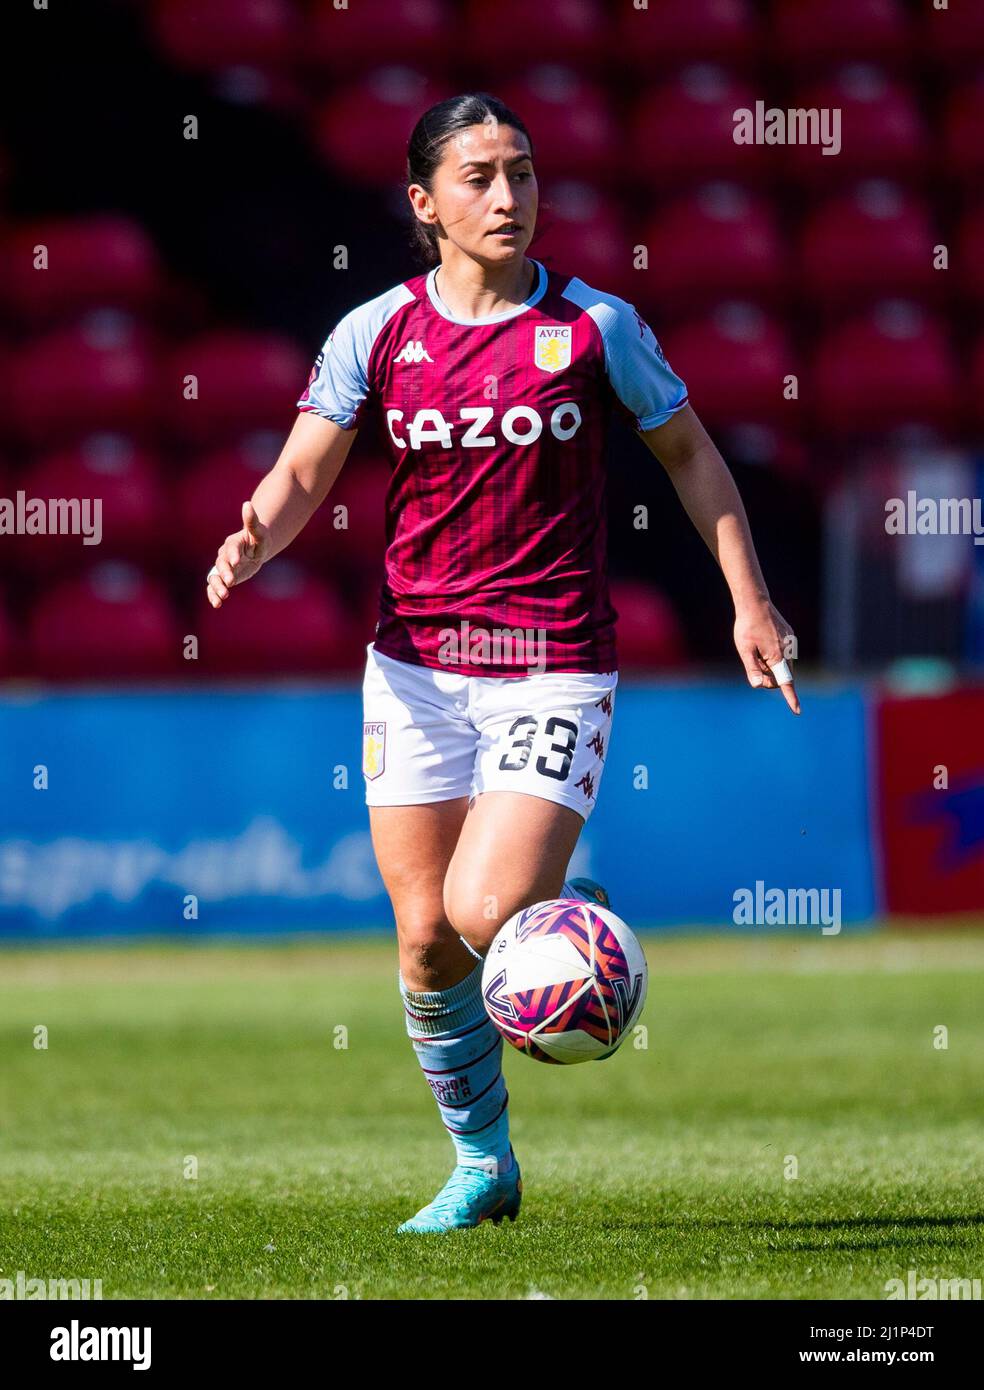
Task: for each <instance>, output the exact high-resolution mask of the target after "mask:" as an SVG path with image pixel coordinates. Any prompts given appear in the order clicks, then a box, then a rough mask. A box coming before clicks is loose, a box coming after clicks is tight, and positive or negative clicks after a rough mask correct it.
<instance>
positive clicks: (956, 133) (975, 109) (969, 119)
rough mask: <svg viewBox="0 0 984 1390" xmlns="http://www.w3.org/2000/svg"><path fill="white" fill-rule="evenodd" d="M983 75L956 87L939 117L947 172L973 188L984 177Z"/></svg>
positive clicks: (978, 184) (977, 185) (978, 185)
mask: <svg viewBox="0 0 984 1390" xmlns="http://www.w3.org/2000/svg"><path fill="white" fill-rule="evenodd" d="M982 130H984V78H978V79H977V81H975V82H968V83H967V84H966V85H965V86H963V87H959V88H958V89H957V90H956V91H955V92H954V93H953V95H952V96H951V97H950V100H949V102H948V104H947V108H946V114H945V116H944V120H943V157H944V162H945V165H946V170H947V173H949V174H950V175H951V176H952V177H953V178H955V179H958V180H960V181H961V182H965V183H967V184H969V185H970V186H971V187H973V188H975V189H977V188H979V187H980V184H981V182H982V180H984V140H982V139H981V131H982Z"/></svg>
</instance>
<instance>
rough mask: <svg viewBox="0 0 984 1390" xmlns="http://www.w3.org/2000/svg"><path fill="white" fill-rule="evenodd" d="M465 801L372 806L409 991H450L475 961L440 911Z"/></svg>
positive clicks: (380, 861)
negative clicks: (425, 804)
mask: <svg viewBox="0 0 984 1390" xmlns="http://www.w3.org/2000/svg"><path fill="white" fill-rule="evenodd" d="M467 810H468V798H467V797H464V796H462V797H456V798H454V799H453V800H451V801H436V802H433V803H432V804H430V805H427V806H370V807H369V827H370V830H371V832H372V845H373V849H374V851H375V854H376V863H377V864H378V865H379V872H380V873H381V874H382V878H383V883H384V884H385V885H386V891H387V893H388V894H389V897H390V902H391V903H392V904H393V912H394V915H395V917H396V934H397V940H398V942H399V949H400V974H401V975H402V977H403V981H404V984H405V985H406V987H407V988H408V989H411V990H439V989H450V988H451V986H452V985H456V984H458V983H459V982H460V981H461V980H463V979H464V978H465V976H466V975H469V974H470V973H471V971H472V970H473V969H474V966H475V958H474V956H473V955H471V954H470V953H469V951H468V950H467V949H466V947H465V946H464V945H463V944H462V941H461V937H460V936H459V935H458V933H457V932H456V931H455V929H454V927H452V926H451V924H450V922H449V921H448V919H447V916H446V914H445V911H444V879H445V876H446V874H447V870H448V865H449V864H450V862H451V857H452V855H453V854H454V850H455V846H456V844H457V842H458V836H459V834H460V832H461V827H462V825H463V823H464V819H465V814H466V812H467Z"/></svg>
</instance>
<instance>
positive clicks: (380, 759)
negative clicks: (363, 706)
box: [362, 722, 386, 782]
mask: <svg viewBox="0 0 984 1390" xmlns="http://www.w3.org/2000/svg"><path fill="white" fill-rule="evenodd" d="M385 767H386V724H385V722H384V723H382V724H363V726H362V771H363V772H364V773H365V775H366V776H367V777H368V778H369V780H370V782H371V781H372V780H373V778H374V777H379V776H380V775H381V773H382V772H383V770H384V768H385Z"/></svg>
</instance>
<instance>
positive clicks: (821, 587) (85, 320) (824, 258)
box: [0, 0, 984, 938]
mask: <svg viewBox="0 0 984 1390" xmlns="http://www.w3.org/2000/svg"><path fill="white" fill-rule="evenodd" d="M44 22H46V23H48V24H49V26H51V27H50V28H49V30H48V31H47V33H43V32H42V31H41V29H40V22H39V19H38V17H37V16H32V17H31V21H30V24H29V27H30V28H31V38H30V41H29V42H28V43H27V44H26V45H25V48H24V52H23V66H22V73H21V76H22V78H23V79H24V82H25V88H26V89H27V90H30V91H32V92H34V93H36V94H37V100H36V101H35V102H33V103H32V105H31V107H30V110H29V111H26V110H25V111H24V112H23V113H22V114H21V116H20V118H18V119H11V120H8V121H7V123H6V126H5V129H4V132H3V139H2V151H0V170H2V182H0V215H2V222H0V243H2V270H0V356H2V364H3V370H2V372H0V398H2V416H0V418H2V424H0V434H2V438H0V497H3V498H8V499H14V498H15V497H16V496H17V494H18V492H19V491H22V492H23V493H24V494H25V496H26V497H28V498H30V497H41V498H55V497H64V498H92V497H99V498H101V499H102V503H103V538H102V541H101V544H99V545H98V546H97V547H96V546H93V547H88V546H85V545H83V544H82V541H81V539H80V538H79V537H78V536H72V537H38V536H27V535H0V671H2V676H3V693H2V698H0V733H2V739H0V744H2V747H0V772H2V779H3V782H2V785H3V798H2V801H3V804H2V807H0V932H2V933H3V934H4V935H6V936H8V937H11V938H20V937H24V936H27V937H41V936H50V935H61V934H65V933H72V932H74V931H80V932H84V933H96V934H100V933H102V932H106V931H122V932H133V931H138V932H144V931H174V932H177V933H180V934H191V935H198V934H201V933H203V932H207V931H209V930H212V929H214V930H229V929H239V930H247V931H267V930H271V929H277V928H279V927H298V928H305V929H307V928H319V927H321V928H325V927H327V928H331V929H338V928H346V927H350V926H355V927H358V926H363V925H369V924H373V925H377V926H378V925H380V923H381V922H385V921H386V920H388V908H387V905H386V900H385V898H384V896H383V895H382V892H381V885H380V883H379V880H378V876H377V875H376V872H375V869H374V867H373V864H372V859H371V854H370V852H369V845H368V836H367V832H366V823H365V813H364V810H363V809H362V793H361V776H360V772H359V767H360V752H359V719H360V716H359V700H358V680H359V673H360V670H361V666H362V662H363V658H364V647H365V644H366V642H367V641H369V640H370V639H371V635H372V629H373V624H374V613H375V603H376V593H377V585H378V581H379V576H380V573H381V563H382V553H383V541H382V518H383V497H384V492H385V487H386V476H387V467H386V464H385V462H384V460H383V457H382V453H381V451H380V448H379V444H378V441H377V440H375V439H374V438H372V436H371V434H370V432H369V431H368V430H364V431H363V433H362V435H361V436H360V438H359V441H358V443H357V445H356V448H355V451H354V452H353V454H352V456H351V457H350V460H349V462H348V464H347V466H346V468H345V470H344V472H343V474H342V477H341V479H340V481H339V484H338V487H337V489H336V490H335V492H333V494H332V502H333V503H335V502H344V503H345V504H346V505H347V506H348V508H349V526H348V528H347V529H344V530H335V529H334V528H333V526H332V510H331V507H330V506H327V507H325V508H323V509H322V512H321V513H319V516H318V517H317V518H316V519H315V521H314V522H313V523H312V524H311V525H310V527H309V528H308V529H307V530H306V531H305V532H304V533H303V534H302V536H301V537H300V538H299V540H298V541H297V542H296V543H295V545H294V546H293V547H291V549H290V551H289V552H288V554H287V555H286V556H284V557H281V558H279V559H278V560H277V561H276V562H275V563H274V564H272V565H271V566H270V568H269V570H268V571H266V572H265V573H264V574H263V575H262V576H261V577H260V578H259V579H258V580H257V581H255V582H253V583H251V584H249V585H248V586H247V587H246V588H245V589H243V591H242V592H240V593H238V594H237V595H236V600H235V602H234V603H232V604H230V605H228V607H227V608H226V610H224V611H223V612H222V613H221V614H220V615H216V614H214V613H212V612H211V610H209V609H208V608H207V606H206V604H205V603H204V599H203V593H204V588H203V583H202V580H203V576H204V574H205V571H206V570H207V568H208V566H209V564H210V563H211V561H212V559H213V556H214V552H215V549H216V546H217V544H218V543H219V541H220V540H221V539H222V538H223V537H224V536H225V535H226V534H227V533H228V532H229V531H230V530H232V529H234V527H235V526H236V525H237V522H238V517H239V511H240V503H241V501H242V500H243V498H245V497H247V496H248V495H249V494H250V493H251V491H252V489H253V487H254V486H255V483H256V481H257V480H258V479H259V477H260V476H261V475H262V473H263V472H264V471H265V470H266V469H267V468H268V467H269V466H270V464H271V463H272V461H273V459H274V458H275V456H276V453H277V451H278V449H279V445H280V443H281V441H282V438H283V437H284V435H285V434H286V432H287V430H288V429H289V427H290V425H291V422H292V419H293V416H294V401H295V399H296V397H297V395H298V393H299V391H300V389H301V388H302V387H303V385H304V383H305V381H306V379H307V373H308V369H309V365H310V362H311V361H312V360H313V357H314V355H315V353H316V352H317V350H318V348H319V347H320V345H321V343H322V341H323V339H324V338H325V337H326V335H327V333H328V331H329V330H330V329H331V327H332V326H333V325H334V323H335V322H336V320H337V319H338V318H339V317H340V316H341V314H342V313H344V312H345V311H346V310H347V309H349V308H350V307H352V306H354V305H355V304H357V303H360V302H362V301H363V300H365V299H367V298H369V297H371V296H372V295H374V294H375V293H377V292H379V291H380V290H381V289H383V288H385V287H386V286H388V285H391V284H393V283H396V282H397V281H399V280H400V279H403V278H406V277H408V276H409V275H411V274H415V273H417V272H418V269H419V267H418V266H417V264H416V263H415V262H414V261H413V259H412V257H411V254H410V251H409V245H408V237H407V214H406V208H405V202H406V200H405V197H404V195H403V192H402V174H403V168H402V164H403V155H404V151H405V144H406V139H407V136H408V133H409V130H410V128H411V126H412V124H413V122H414V120H415V118H416V116H417V115H418V114H419V113H420V111H421V110H422V109H423V108H424V107H425V106H426V105H427V104H429V103H430V102H432V101H434V100H436V99H438V98H440V97H442V96H445V95H449V94H451V93H453V92H455V91H458V90H464V89H468V88H472V87H478V88H486V89H489V90H492V91H494V92H496V93H497V94H498V95H500V96H501V97H503V98H504V99H505V100H507V101H508V102H510V103H511V104H513V105H514V106H515V107H516V109H517V110H518V111H519V112H520V113H521V114H522V115H523V116H524V119H525V120H526V122H527V123H528V125H529V127H530V129H531V132H532V134H533V138H534V143H535V152H536V166H537V170H538V177H539V180H540V186H541V199H542V204H541V218H540V226H539V230H538V234H537V237H536V240H535V242H534V244H533V246H532V248H531V254H533V255H535V256H537V257H538V258H540V259H542V260H544V261H545V262H547V263H548V264H550V265H554V266H557V267H558V268H562V269H569V270H570V271H571V272H572V273H577V274H579V275H580V276H582V277H583V278H585V279H586V280H588V281H589V282H590V283H594V284H596V285H598V286H599V287H603V288H606V289H608V290H611V291H613V292H615V293H618V294H620V295H623V296H624V297H626V298H628V299H629V300H631V301H632V302H633V303H634V304H635V305H636V306H637V307H638V308H639V309H640V311H641V312H642V313H643V314H644V315H645V316H646V317H647V318H648V319H649V320H650V322H651V323H652V324H653V326H654V328H655V330H656V332H657V334H658V336H659V337H660V338H661V340H662V342H663V345H664V347H665V349H666V352H667V355H668V357H669V360H670V362H671V363H672V364H673V366H674V367H675V369H676V370H677V371H678V372H680V374H681V375H682V376H683V377H684V379H685V380H686V381H687V383H688V386H689V388H690V391H691V397H692V399H693V401H694V402H695V406H696V409H697V410H698V413H699V414H700V415H701V417H702V418H703V419H704V421H705V423H706V424H707V425H708V427H709V428H710V429H711V431H712V433H713V434H714V436H715V438H716V440H717V442H718V444H719V445H720V447H721V448H722V450H723V452H724V454H725V456H726V457H727V458H728V460H729V462H730V463H731V464H732V466H733V468H734V471H735V473H736V475H737V478H738V482H739V485H740V487H741V489H742V493H743V495H744V497H745V499H746V504H747V506H748V509H749V512H750V514H751V519H752V524H753V530H754V534H755V537H756V541H757V544H758V547H759V551H760V554H761V557H762V561H763V565H764V568H765V572H766V575H767V578H768V580H769V583H770V587H771V589H772V593H773V597H774V599H775V601H776V603H777V604H778V606H779V607H780V608H781V609H782V610H783V612H784V613H785V614H786V616H787V617H788V618H789V619H790V620H791V621H792V622H793V624H794V626H795V628H796V631H797V633H798V636H799V644H800V658H801V670H802V671H803V673H804V689H805V700H806V709H807V713H806V716H805V717H804V719H803V720H802V721H800V722H799V723H798V724H796V723H795V722H794V721H792V720H789V719H786V718H784V712H783V711H781V710H780V709H779V708H778V706H777V705H776V704H775V702H771V703H770V702H769V701H767V700H765V699H763V698H762V697H760V696H759V697H756V696H754V695H752V694H751V692H749V691H748V690H747V689H745V688H744V684H743V680H742V678H741V672H740V668H739V666H738V664H737V661H736V658H735V655H734V651H733V647H732V643H731V636H730V612H729V604H728V602H727V596H726V591H725V589H724V586H723V584H722V582H721V580H720V578H719V576H718V574H717V572H716V569H715V567H714V566H713V564H712V563H711V562H710V561H709V559H708V557H707V555H706V553H705V552H704V550H703V547H702V544H701V542H700V541H699V539H698V537H697V536H696V534H695V533H694V531H693V529H692V527H691V526H690V525H689V523H687V521H686V519H685V517H684V515H683V513H682V511H681V510H680V508H679V506H678V504H677V503H676V500H675V498H674V496H673V494H672V490H671V488H670V487H669V485H668V483H667V481H666V479H665V478H664V477H663V476H662V473H661V470H660V469H659V468H658V467H655V466H654V465H653V463H652V461H651V460H650V459H649V457H648V455H647V454H646V453H645V451H644V449H643V448H642V446H641V445H640V444H639V443H638V441H636V440H634V439H633V438H632V437H631V435H630V434H629V433H628V432H625V431H624V430H622V429H621V427H620V426H616V430H615V432H614V433H613V436H612V440H611V449H610V465H611V489H610V497H609V518H610V530H611V538H612V539H611V547H610V552H611V570H612V575H613V597H614V601H615V604H616V607H617V609H618V610H619V613H620V623H619V645H620V654H621V667H622V672H623V676H622V679H623V685H622V686H621V687H620V700H619V713H620V721H619V725H618V733H617V736H616V738H615V746H614V748H613V750H612V755H611V760H610V763H609V766H608V771H607V776H606V779H605V784H604V795H603V796H602V798H601V806H600V810H599V813H598V815H597V816H596V817H595V818H594V819H593V821H592V823H591V825H590V827H589V829H588V831H586V833H585V837H584V842H583V844H582V846H581V849H580V850H579V855H580V860H579V861H578V864H579V867H581V868H589V867H590V868H591V870H592V871H593V872H596V873H597V874H599V875H601V876H603V877H604V876H607V878H608V879H609V880H610V881H611V884H612V891H613V894H614V896H615V899H616V902H617V903H618V905H619V906H620V908H621V910H622V911H623V912H624V914H625V915H626V916H627V917H628V918H629V919H630V920H632V921H635V922H637V923H638V924H640V925H647V924H654V925H655V924H662V925H667V926H673V925H686V924H715V923H718V924H720V923H728V922H729V920H730V912H731V896H732V892H733V890H734V889H735V888H737V887H738V886H740V885H743V884H746V883H753V882H754V881H755V880H756V879H760V878H761V879H764V880H765V881H766V882H773V883H796V884H803V885H807V886H810V885H816V886H818V887H821V886H838V887H840V888H841V889H842V891H843V903H844V906H843V912H844V917H845V920H847V921H853V922H870V921H873V920H876V919H880V918H881V917H883V916H884V915H885V914H886V913H892V914H900V915H906V914H908V915H910V916H921V915H924V914H925V915H935V914H940V915H948V914H953V913H963V914H971V915H972V914H974V913H975V912H977V911H979V910H980V909H981V908H984V741H982V738H981V729H982V727H984V702H982V701H984V697H982V694H981V690H980V687H979V685H976V684H975V680H976V679H977V678H979V676H980V671H981V667H982V664H984V546H975V545H974V544H973V541H972V539H971V538H970V537H969V536H955V537H947V536H921V535H920V536H890V535H887V534H886V530H885V524H884V523H885V503H886V500H887V499H888V498H890V497H900V498H905V497H906V495H907V494H908V493H909V492H910V491H911V490H915V491H916V492H917V493H918V494H919V495H924V496H934V497H938V496H958V497H962V496H963V497H973V496H977V497H980V496H981V495H982V491H984V451H982V447H981V446H982V438H984V336H982V332H981V318H980V311H981V305H982V303H984V254H982V249H984V201H982V200H984V191H982V190H984V180H982V173H984V154H982V150H984V144H982V140H981V133H982V130H984V80H982V72H984V11H982V9H981V6H980V5H977V4H971V3H970V2H969V0H951V3H950V5H949V6H948V8H947V10H946V11H939V10H936V9H934V8H933V6H932V5H931V4H930V3H907V0H762V3H753V0H651V3H650V4H649V5H648V7H647V8H646V9H643V10H641V9H637V8H635V7H634V6H633V5H631V4H628V3H625V4H614V3H613V4H603V3H600V0H555V3H552V4H544V5H539V6H530V5H529V4H528V3H525V0H463V2H462V3H451V0H387V3H386V4H385V5H382V4H380V3H375V0H363V3H359V0H351V4H350V6H349V7H348V9H347V10H345V9H341V10H340V9H337V8H336V7H335V5H334V4H333V3H332V0H310V3H301V0H154V3H146V4H138V3H135V0H134V2H132V3H131V2H128V0H117V3H111V0H94V3H90V4H89V5H87V6H85V7H79V8H77V9H75V10H73V12H72V13H71V14H58V15H57V16H53V15H52V16H48V17H47V19H45V20H44ZM56 26H57V27H56ZM49 36H50V37H49ZM83 51H84V55H85V56H84V59H82V60H80V57H79V55H80V54H81V53H82V52H83ZM759 99H761V100H764V101H765V103H766V104H767V105H769V106H778V107H782V108H785V107H792V106H807V107H810V106H833V107H838V108H840V109H841V110H842V112H843V134H842V150H841V152H840V153H839V154H838V155H837V156H836V157H825V156H823V155H822V153H821V150H820V149H819V148H818V147H816V146H790V147H764V146H740V145H736V144H735V143H734V141H733V139H732V129H733V123H732V113H733V111H734V110H735V109H736V108H737V107H740V106H748V107H753V106H754V104H755V102H756V100H759ZM192 116H193V117H194V118H195V120H196V121H197V130H196V131H195V132H194V134H195V137H196V138H186V135H188V134H189V133H190V132H189V129H188V118H189V117H192ZM41 248H43V253H42V250H41ZM941 248H945V251H944V253H943V260H942V261H941ZM42 254H43V258H44V259H43V266H44V268H40V266H41V262H40V261H39V256H40V255H42ZM789 374H795V377H796V379H797V383H798V385H797V390H796V393H795V396H794V398H792V399H788V398H787V395H788V393H784V391H783V388H782V383H783V381H784V379H785V378H786V377H787V376H788V375H789ZM190 375H193V376H194V377H195V378H196V379H197V382H198V393H197V398H196V399H191V400H189V399H186V393H185V382H186V380H187V378H188V377H189V376H190ZM640 506H645V507H647V508H648V515H649V526H648V529H638V528H637V525H636V520H635V519H636V517H637V515H638V511H637V509H638V508H639V507H640ZM190 637H194V638H195V639H196V641H197V647H190V646H189V642H188V639H189V638H190ZM940 767H943V768H945V773H944V774H942V775H941V774H940V773H939V772H938V771H936V770H937V769H938V768H940ZM38 769H40V771H38ZM46 778H47V782H46V781H45V779H46ZM934 778H935V781H934ZM749 796H751V797H752V800H753V802H754V805H755V808H756V809H755V814H754V815H749V814H748V813H747V804H748V798H749ZM639 865H645V866H646V873H644V874H643V873H640V872H638V866H639ZM192 897H193V898H194V902H192V901H191V898H192ZM196 913H197V915H194V914H196ZM189 914H191V915H189Z"/></svg>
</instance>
